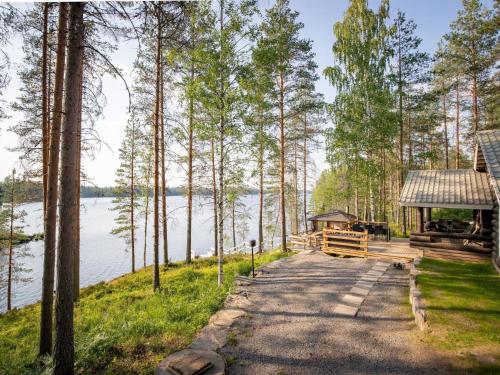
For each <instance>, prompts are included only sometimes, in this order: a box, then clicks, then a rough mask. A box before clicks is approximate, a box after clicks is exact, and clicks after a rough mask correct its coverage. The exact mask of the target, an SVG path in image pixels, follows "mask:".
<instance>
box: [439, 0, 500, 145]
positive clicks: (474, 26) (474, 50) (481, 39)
mask: <svg viewBox="0 0 500 375" xmlns="http://www.w3.org/2000/svg"><path fill="white" fill-rule="evenodd" d="M493 17H494V16H493V12H492V11H491V10H490V9H488V8H486V7H484V6H483V5H482V4H481V2H480V0H463V9H461V10H460V11H459V12H458V14H457V18H456V19H455V21H453V22H452V23H451V25H450V29H451V31H450V32H449V33H448V34H446V35H445V37H444V39H445V41H446V42H447V43H448V57H449V59H450V62H453V63H454V64H456V66H457V67H459V69H460V71H461V72H462V73H463V74H464V77H466V79H467V83H468V84H469V86H470V98H471V112H472V121H471V138H472V144H473V148H474V142H475V139H476V132H477V131H478V130H479V129H480V127H481V121H482V120H481V117H482V116H481V109H480V107H481V101H482V99H483V98H484V94H485V89H486V87H487V86H488V83H489V82H490V80H491V78H492V77H491V70H492V68H493V67H494V66H495V63H496V60H495V58H494V57H493V56H494V55H493V53H494V50H495V46H496V44H497V43H498V25H497V27H494V26H493V27H492V24H493V23H494V18H493Z"/></svg>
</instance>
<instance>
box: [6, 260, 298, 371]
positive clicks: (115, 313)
mask: <svg viewBox="0 0 500 375" xmlns="http://www.w3.org/2000/svg"><path fill="white" fill-rule="evenodd" d="M288 255H290V253H281V252H279V251H274V252H269V253H265V254H262V255H258V256H256V259H255V262H256V265H257V266H259V265H261V264H264V263H268V262H271V261H273V260H275V259H278V258H281V257H286V256H288ZM250 271H251V261H250V257H249V256H248V255H233V256H228V257H226V260H225V264H224V274H225V282H224V286H223V287H222V288H218V287H217V264H216V259H214V258H210V259H201V260H196V261H194V262H193V263H192V264H191V265H186V264H183V263H178V264H173V265H171V266H170V267H169V269H168V270H162V271H161V285H162V289H161V291H160V292H157V293H153V290H152V289H153V288H152V276H151V267H148V268H146V269H143V270H140V271H138V272H136V273H134V274H128V275H125V276H122V277H120V278H117V279H115V280H113V281H110V282H106V283H99V284H97V285H94V286H91V287H88V288H84V289H82V290H81V297H80V300H79V301H78V303H77V304H76V306H75V351H76V371H77V373H79V374H151V373H153V369H154V367H155V366H156V364H157V363H158V362H159V361H160V360H161V359H163V358H164V357H165V356H166V355H168V354H169V353H172V352H174V351H177V350H179V349H182V348H184V347H186V346H187V345H188V344H189V343H190V342H191V341H192V339H193V338H194V336H195V335H196V333H197V332H198V331H199V330H200V329H201V328H202V327H203V326H205V325H206V324H207V322H208V319H209V318H210V316H211V315H212V314H214V313H215V312H216V311H217V310H219V309H220V307H221V306H222V304H223V302H224V300H225V298H226V296H227V294H228V293H229V292H230V290H231V287H232V286H233V284H234V279H235V277H236V276H237V275H238V274H242V275H248V274H249V273H250ZM39 314H40V305H39V304H34V305H30V306H27V307H25V308H22V309H19V310H13V311H11V312H8V313H6V314H3V315H0V374H5V375H7V374H40V373H43V372H47V373H49V371H50V358H47V359H46V360H45V361H37V360H36V352H37V342H38V335H39V333H38V332H39ZM40 362H42V363H40Z"/></svg>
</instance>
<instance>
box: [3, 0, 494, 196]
mask: <svg viewBox="0 0 500 375" xmlns="http://www.w3.org/2000/svg"><path fill="white" fill-rule="evenodd" d="M258 1H259V6H260V8H261V9H264V8H267V7H269V6H271V5H272V4H273V3H274V1H272V0H258ZM379 2H380V0H369V4H370V6H371V7H372V8H373V7H376V6H378V4H379ZM483 2H484V4H485V5H487V6H488V7H491V6H492V2H493V0H485V1H483ZM348 4H349V1H348V0H291V3H290V5H291V7H292V8H293V9H295V10H297V11H298V12H299V13H300V16H299V20H300V21H301V22H302V23H303V24H304V28H303V29H302V31H301V34H302V37H304V38H308V39H311V40H312V41H313V50H314V52H315V54H316V62H317V64H318V67H319V69H318V73H320V75H321V78H320V81H319V82H318V84H317V90H318V91H319V92H321V93H323V94H324V96H325V99H326V100H327V101H329V102H331V101H332V100H333V97H334V91H333V88H332V87H331V86H330V85H329V83H328V82H327V80H326V79H325V78H324V77H323V76H322V72H323V69H324V68H326V67H327V66H329V65H331V64H332V62H333V57H332V52H331V48H332V44H333V42H334V36H333V31H332V30H333V25H334V23H335V22H337V21H340V20H341V19H342V16H343V13H344V11H345V10H346V8H347V7H348ZM460 8H461V0H418V1H417V0H391V2H390V14H391V17H394V15H395V14H396V12H397V10H398V9H400V10H401V11H403V12H405V13H406V16H407V18H410V19H413V20H414V21H415V22H416V24H417V31H416V32H417V34H418V35H419V36H420V37H421V38H422V44H421V48H422V50H424V51H427V52H428V53H430V54H432V53H433V52H434V51H435V49H436V47H437V44H438V42H439V40H440V39H441V37H442V36H443V35H444V34H445V33H447V32H448V30H449V24H450V22H452V21H453V20H454V19H455V17H456V14H457V11H458V10H459V9H460ZM6 51H7V52H8V53H9V56H10V60H11V69H10V76H11V82H10V85H9V87H8V88H7V89H6V90H5V92H4V95H3V97H2V100H3V101H4V103H5V104H4V106H5V105H6V104H8V103H10V102H12V101H13V100H15V98H16V96H17V95H18V92H19V80H18V78H17V76H16V71H17V69H18V68H19V65H20V64H21V63H22V58H23V53H22V49H21V40H20V39H19V38H13V39H12V41H11V44H10V45H9V46H8V47H7V48H6ZM135 55H136V46H135V44H134V43H131V42H129V43H122V44H121V45H120V46H119V48H118V50H117V51H116V53H115V54H114V56H113V58H112V61H113V63H114V64H115V65H117V66H118V67H120V68H122V69H123V71H124V73H125V76H129V75H130V72H131V67H132V63H133V61H134V59H135ZM128 83H129V85H130V84H131V79H130V77H129V78H128ZM103 84H104V90H103V91H104V94H105V95H106V97H107V105H106V107H105V110H104V117H103V118H102V119H100V120H99V121H98V122H97V124H96V129H97V131H98V132H99V135H100V137H101V139H102V140H103V141H104V142H105V143H106V144H107V145H108V146H103V147H102V148H101V149H100V150H99V151H98V152H97V153H96V155H95V159H93V160H84V161H83V166H84V169H85V171H86V173H87V174H88V176H89V177H90V178H91V179H92V180H93V183H95V184H96V185H98V186H113V185H114V180H115V171H116V169H117V167H118V166H119V163H120V162H119V159H118V148H119V147H120V144H121V142H122V139H123V134H124V127H125V124H126V121H127V117H128V113H127V105H128V95H127V93H126V90H125V88H124V85H123V82H121V81H120V80H119V79H114V78H112V77H110V76H105V77H103ZM9 115H10V117H9V118H8V119H5V120H2V121H0V179H3V177H5V176H6V175H8V174H10V171H11V170H12V168H13V167H16V168H19V167H20V164H19V161H18V158H19V155H18V154H16V153H13V152H10V151H8V148H11V147H13V146H14V145H16V144H17V139H16V136H15V135H13V134H12V133H10V132H9V131H8V130H7V129H8V128H9V127H10V126H12V125H13V124H15V123H16V122H18V121H19V120H20V119H21V118H22V117H21V115H20V114H18V113H14V112H12V111H9ZM313 159H314V161H315V164H316V172H315V174H316V176H315V177H316V178H317V177H319V174H320V172H321V171H322V170H323V169H326V168H327V164H326V163H325V153H324V148H323V145H322V144H321V147H320V148H319V149H318V150H317V151H315V152H314V154H313ZM169 174H170V178H169V181H170V183H169V185H170V186H178V185H181V184H183V182H184V176H183V175H182V174H180V172H179V171H177V169H176V168H175V167H174V168H172V170H171V171H169Z"/></svg>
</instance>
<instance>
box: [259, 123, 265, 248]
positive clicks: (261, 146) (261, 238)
mask: <svg viewBox="0 0 500 375" xmlns="http://www.w3.org/2000/svg"><path fill="white" fill-rule="evenodd" d="M263 219H264V125H263V123H262V116H261V118H260V121H259V250H258V252H259V253H262V252H263V251H264V222H263V221H264V220H263Z"/></svg>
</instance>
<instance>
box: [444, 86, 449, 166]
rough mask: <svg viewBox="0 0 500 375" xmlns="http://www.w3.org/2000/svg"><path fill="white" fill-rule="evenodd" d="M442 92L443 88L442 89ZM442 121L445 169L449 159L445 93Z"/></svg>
mask: <svg viewBox="0 0 500 375" xmlns="http://www.w3.org/2000/svg"><path fill="white" fill-rule="evenodd" d="M443 90H445V88H444V87H443ZM443 121H444V160H445V168H446V169H448V168H449V157H448V116H447V115H446V93H445V92H443Z"/></svg>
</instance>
